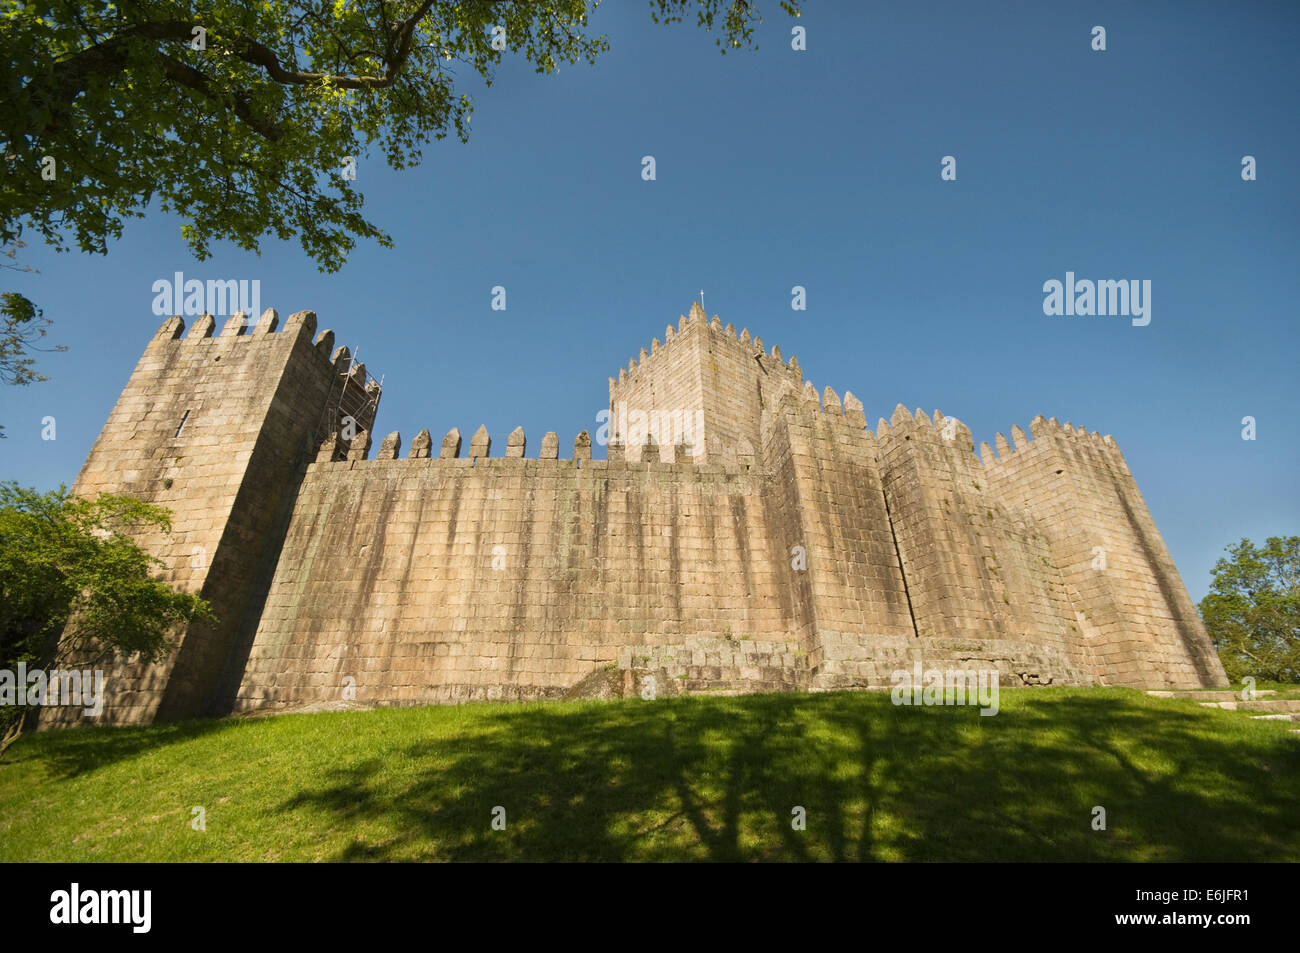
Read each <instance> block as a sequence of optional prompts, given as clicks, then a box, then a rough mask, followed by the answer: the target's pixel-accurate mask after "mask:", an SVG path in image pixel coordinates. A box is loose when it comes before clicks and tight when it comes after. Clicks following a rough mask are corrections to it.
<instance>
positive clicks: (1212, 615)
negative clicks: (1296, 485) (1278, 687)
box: [1200, 536, 1300, 682]
mask: <svg viewBox="0 0 1300 953" xmlns="http://www.w3.org/2000/svg"><path fill="white" fill-rule="evenodd" d="M1227 552H1228V553H1229V554H1230V555H1231V558H1230V559H1229V558H1221V559H1220V560H1219V561H1218V562H1217V563H1216V564H1215V566H1214V581H1213V583H1212V584H1211V586H1210V592H1209V594H1208V595H1206V597H1205V598H1204V599H1202V600H1201V605H1200V609H1201V617H1202V618H1203V619H1204V620H1205V628H1206V629H1207V630H1208V631H1209V633H1210V639H1211V640H1212V641H1213V642H1214V647H1215V649H1217V650H1218V652H1219V658H1220V659H1221V660H1222V661H1223V667H1224V669H1225V670H1226V671H1227V673H1228V677H1229V678H1231V679H1232V680H1233V681H1239V680H1240V679H1241V678H1243V677H1244V676H1247V675H1251V676H1254V677H1255V678H1256V679H1257V680H1261V681H1262V680H1268V681H1277V682H1300V536H1270V537H1269V538H1268V539H1267V540H1266V541H1265V543H1264V545H1263V546H1256V545H1255V544H1254V543H1252V542H1251V541H1250V540H1249V539H1243V540H1242V541H1241V542H1240V543H1236V544H1235V545H1232V546H1228V547H1227Z"/></svg>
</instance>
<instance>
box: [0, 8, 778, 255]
mask: <svg viewBox="0 0 1300 953" xmlns="http://www.w3.org/2000/svg"><path fill="white" fill-rule="evenodd" d="M595 5H596V3H595V2H592V0H534V2H527V3H524V2H515V3H509V2H489V0H463V2H449V0H316V2H305V3H295V2H285V0H264V2H259V3H246V2H229V0H212V2H207V3H196V2H188V0H152V2H106V0H80V2H55V3H50V2H44V3H42V2H23V0H0V11H2V13H3V18H2V19H0V25H2V27H0V28H2V30H3V32H2V33H0V47H2V52H3V56H0V100H2V101H3V106H2V107H0V139H2V141H3V146H4V161H5V164H6V166H7V168H6V170H5V171H6V175H5V176H4V178H3V180H0V242H5V243H7V242H11V241H13V240H14V239H15V238H17V237H19V236H20V235H21V234H22V233H23V230H24V228H26V229H30V230H34V231H35V232H37V233H38V234H39V235H40V236H41V237H42V238H43V239H44V240H45V241H46V242H47V243H49V244H51V245H53V246H54V247H56V248H59V249H64V248H67V247H68V245H69V241H72V242H75V244H76V246H77V247H78V248H80V249H82V250H83V251H87V252H96V253H103V252H105V251H106V249H107V242H108V241H109V240H110V239H113V238H117V237H119V236H120V234H121V232H122V228H123V220H124V219H126V218H129V217H133V216H135V217H138V216H140V215H142V214H143V212H144V210H145V209H146V208H147V207H148V206H149V204H150V203H151V202H152V201H155V200H156V201H157V202H158V203H159V205H160V206H161V208H163V209H164V210H168V211H172V212H176V213H177V214H179V215H181V216H183V217H184V218H185V219H186V222H187V224H186V225H185V226H184V228H183V230H182V231H183V234H184V237H185V239H186V240H187V241H188V243H189V245H190V247H191V248H192V250H193V251H194V253H195V255H196V256H197V257H198V258H199V259H200V260H202V259H203V258H206V257H207V255H208V253H209V249H210V247H211V245H212V243H213V242H214V241H216V240H229V241H231V242H234V243H235V244H236V245H238V246H239V247H241V248H244V249H248V250H256V249H257V248H258V247H259V241H260V239H261V238H262V237H264V236H267V235H274V236H277V237H278V238H281V239H288V238H292V237H297V238H298V240H299V242H301V244H302V247H303V249H304V250H305V251H306V252H307V254H308V255H310V256H311V257H312V259H314V260H315V261H316V262H317V263H318V265H319V266H320V267H321V268H322V270H329V271H334V270H336V269H338V268H339V267H340V266H341V265H342V263H343V262H344V261H345V259H346V257H347V254H348V252H349V250H350V249H351V248H352V247H353V243H354V240H355V238H356V237H365V238H372V239H375V240H377V241H379V242H380V243H381V244H384V245H390V244H391V238H390V237H389V236H388V235H387V234H386V233H385V232H384V231H382V230H381V229H380V228H379V227H378V226H377V225H375V224H374V223H372V222H370V221H368V220H367V219H366V218H365V217H364V216H363V215H362V212H361V208H362V195H361V193H360V192H359V191H357V189H356V187H355V184H354V180H352V179H349V178H346V177H345V176H344V170H345V167H346V163H347V160H348V159H349V158H352V159H355V160H357V161H360V160H361V159H362V158H363V157H364V156H366V155H368V154H369V153H370V151H371V150H372V149H374V150H378V151H379V152H380V153H382V155H383V157H384V158H385V160H386V161H387V162H388V164H389V165H390V166H392V167H393V168H395V169H401V168H405V167H407V166H411V165H414V164H416V163H418V162H419V160H420V158H421V149H422V147H423V146H424V145H425V144H426V143H428V142H429V141H431V140H432V139H435V138H436V139H441V138H444V137H445V136H447V135H449V134H451V133H453V132H454V133H455V135H457V136H458V137H459V138H460V139H462V140H465V139H467V138H468V137H469V117H470V111H471V107H472V103H471V100H470V98H469V96H468V95H467V94H466V93H465V92H464V91H463V89H460V88H458V87H460V86H462V85H463V84H460V83H458V79H460V78H461V76H462V75H464V74H466V73H468V72H469V71H472V72H473V73H476V74H478V76H480V77H482V78H483V79H484V80H486V81H487V82H489V83H490V82H491V81H492V75H493V71H494V69H495V68H496V67H497V66H498V65H499V64H500V63H501V61H502V59H503V57H504V56H506V55H511V56H521V57H523V58H524V59H525V60H526V61H527V62H528V63H530V64H531V65H532V66H533V67H534V68H535V69H536V70H537V71H538V72H540V73H550V72H553V71H554V70H555V69H556V68H557V66H558V65H559V64H560V63H576V62H580V61H582V60H587V61H592V60H594V59H595V58H596V57H597V56H598V55H599V54H600V53H602V52H604V51H605V50H606V49H607V48H608V43H607V41H606V39H605V38H604V37H602V36H593V35H591V33H590V31H589V29H588V25H587V19H588V13H589V11H590V10H591V9H593V8H594V7H595ZM781 6H782V7H783V8H784V9H786V10H787V12H789V13H791V14H792V15H796V16H797V15H798V8H797V0H784V2H782V4H781ZM650 7H651V13H652V16H653V18H654V19H655V20H657V21H660V22H673V21H676V20H681V19H683V16H684V15H685V14H686V13H687V12H688V11H690V10H692V9H693V10H695V11H696V13H697V20H698V23H699V25H700V26H702V27H703V28H705V29H713V28H714V26H715V24H717V25H718V28H719V30H720V35H719V38H718V45H719V46H720V47H722V48H723V50H724V51H725V50H726V48H728V47H735V46H741V45H750V44H752V41H753V32H754V28H755V25H756V24H757V22H758V21H759V14H758V10H757V3H756V2H753V0H651V3H650ZM501 30H503V31H504V32H501ZM51 161H52V162H53V166H52V168H53V177H52V178H51V177H50V173H49V170H50V168H51V166H50V162H51Z"/></svg>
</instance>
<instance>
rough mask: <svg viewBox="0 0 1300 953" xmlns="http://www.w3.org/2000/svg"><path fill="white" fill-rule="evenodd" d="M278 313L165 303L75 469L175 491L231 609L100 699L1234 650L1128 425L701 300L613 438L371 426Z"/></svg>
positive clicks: (359, 370) (179, 528) (1123, 673)
mask: <svg viewBox="0 0 1300 953" xmlns="http://www.w3.org/2000/svg"><path fill="white" fill-rule="evenodd" d="M278 325H279V319H278V316H277V315H276V313H275V312H274V311H272V310H268V311H267V312H266V313H265V314H263V315H262V317H261V318H260V319H259V320H258V322H257V324H256V325H255V326H254V327H252V328H251V329H250V327H249V321H248V317H247V316H246V315H244V314H243V313H242V312H241V313H237V314H236V315H235V316H234V317H232V318H231V319H230V320H229V321H228V322H227V323H226V325H225V327H224V330H223V331H222V332H221V333H220V334H219V335H215V336H214V330H215V324H214V321H213V319H212V317H211V316H208V315H205V316H203V317H202V318H200V319H198V320H197V321H196V322H195V325H194V327H193V328H191V329H190V331H189V333H188V334H187V335H184V336H182V335H183V332H184V322H183V321H182V319H181V318H179V317H173V318H170V319H169V320H167V321H166V322H164V323H163V325H162V327H161V328H160V329H159V330H158V332H157V334H156V335H155V336H154V338H153V340H152V341H151V342H150V343H149V345H148V347H147V348H146V350H145V352H144V355H143V357H142V358H141V359H140V362H139V364H138V365H137V367H136V369H135V371H134V373H133V374H132V375H131V378H130V380H129V381H128V382H127V385H126V388H125V390H124V391H123V393H122V395H121V397H120V399H119V400H118V402H117V405H116V406H115V407H114V409H113V411H112V413H111V415H110V416H109V418H108V422H107V423H106V424H105V426H104V430H103V432H102V433H101V434H100V436H99V439H98V440H97V441H96V443H95V445H94V448H93V449H92V450H91V453H90V456H89V457H88V458H87V460H86V462H85V465H84V466H83V467H82V470H81V472H80V475H79V476H78V479H77V481H76V484H75V486H74V492H76V493H78V494H82V495H93V494H95V493H96V492H113V493H122V494H128V495H131V496H135V497H138V498H141V499H144V500H147V501H150V502H153V503H157V504H161V505H164V506H166V507H168V508H170V509H171V511H172V512H173V523H172V532H171V533H170V534H153V535H150V536H145V537H142V538H141V540H140V541H141V543H142V545H144V546H145V547H146V548H147V549H149V550H150V551H151V552H153V553H154V554H156V555H157V556H159V557H160V558H161V559H162V560H163V561H164V563H165V564H166V567H167V572H166V577H167V578H168V579H169V580H170V581H171V582H172V583H174V584H175V585H177V586H179V587H181V588H183V589H185V590H188V591H192V592H198V593H201V594H202V595H203V596H204V597H205V598H206V599H208V600H209V602H210V603H211V604H212V607H213V610H214V612H215V614H216V617H217V618H216V621H215V622H203V623H194V624H192V625H190V626H188V627H187V628H186V629H185V631H182V632H179V633H177V634H176V638H177V645H176V647H175V649H174V650H173V651H172V653H171V654H170V655H169V656H168V658H167V659H166V660H165V661H163V662H161V663H158V664H154V665H141V664H139V663H137V662H126V663H121V664H118V665H116V666H115V667H113V668H112V669H111V670H110V671H109V672H108V676H107V684H106V689H107V694H108V698H107V703H106V708H105V714H104V717H103V720H107V721H112V722H131V723H141V722H149V721H152V720H154V719H167V718H179V717H188V716H197V715H220V714H228V713H231V712H244V711H252V710H258V709H268V708H269V709H275V708H286V707H304V706H309V705H327V704H331V703H336V702H338V701H339V700H340V699H348V700H353V701H355V702H356V703H357V704H362V705H410V704H430V703H452V702H464V701H475V700H487V699H513V700H529V699H550V698H560V697H565V696H566V695H569V694H571V693H574V692H580V691H581V690H582V689H583V686H590V685H600V686H603V688H601V691H602V692H604V693H606V694H609V693H612V694H631V693H633V692H638V693H640V691H641V689H640V687H639V686H641V685H643V684H644V683H645V682H646V680H647V677H650V678H652V679H653V680H654V683H655V685H656V686H657V689H656V690H657V692H658V694H661V695H662V694H676V693H681V692H707V691H720V692H743V691H765V690H810V691H819V690H832V689H841V688H856V687H880V686H885V685H888V684H889V680H890V675H891V673H892V672H893V671H895V670H897V669H900V668H909V669H910V668H911V667H912V665H913V664H914V663H915V662H916V661H922V662H923V663H924V664H925V665H926V666H927V667H930V668H934V667H945V666H957V667H962V668H967V669H969V668H986V669H997V670H998V672H999V673H1000V676H1001V678H1002V680H1003V683H1004V684H1007V683H1011V684H1049V683H1050V684H1056V685H1062V684H1066V685H1070V684H1077V685H1092V684H1103V685H1128V686H1140V687H1153V688H1154V687H1163V688H1188V687H1200V686H1211V685H1220V684H1226V682H1227V679H1226V677H1225V675H1224V672H1223V668H1222V666H1221V665H1220V663H1219V660H1218V657H1217V656H1216V654H1215V652H1214V650H1213V648H1212V647H1211V645H1210V642H1209V639H1208V638H1207V636H1206V633H1205V629H1204V627H1203V626H1202V624H1201V621H1200V619H1199V617H1198V615H1197V612H1196V608H1195V606H1194V605H1193V603H1192V601H1191V599H1190V598H1189V597H1188V594H1187V591H1186V589H1185V588H1184V586H1183V584H1182V581H1181V580H1180V578H1179V576H1178V573H1177V570H1176V569H1175V568H1174V564H1173V562H1172V560H1171V559H1170V557H1169V553H1168V551H1167V550H1166V548H1165V546H1164V543H1163V542H1162V540H1161V538H1160V535H1159V533H1158V532H1157V530H1156V527H1155V524H1154V523H1153V522H1152V519H1151V515H1150V513H1149V512H1148V511H1147V507H1146V505H1145V503H1144V502H1143V500H1142V496H1141V494H1140V493H1139V492H1138V488H1137V485H1136V483H1135V482H1134V479H1133V476H1132V475H1131V474H1130V472H1129V469H1128V466H1127V465H1126V464H1125V462H1124V458H1123V456H1122V455H1121V453H1120V451H1119V447H1118V446H1116V444H1115V442H1114V441H1113V440H1112V439H1111V438H1110V437H1102V436H1101V435H1099V434H1098V433H1095V432H1092V433H1090V432H1088V431H1087V430H1085V429H1083V428H1079V427H1075V426H1073V425H1071V424H1069V423H1067V424H1065V425H1064V426H1062V425H1060V424H1059V423H1058V422H1057V421H1056V420H1055V419H1051V420H1044V419H1043V418H1042V417H1036V418H1035V419H1034V420H1033V421H1032V422H1031V423H1030V432H1031V434H1032V439H1031V438H1030V436H1028V435H1026V434H1025V433H1024V432H1023V431H1022V430H1021V429H1020V428H1019V427H1012V428H1011V434H1012V441H1011V442H1008V441H1007V440H1006V438H1004V437H1003V436H1002V435H1001V434H999V435H998V436H997V439H996V446H997V450H996V452H994V451H993V450H992V449H990V448H989V446H988V445H987V444H982V445H981V446H980V450H979V453H978V455H977V454H976V452H975V448H974V445H973V442H972V439H971V433H970V431H969V429H968V428H967V427H966V426H965V425H964V424H962V423H961V422H960V421H958V420H957V419H956V418H953V417H948V416H945V415H942V414H940V412H939V411H937V410H936V411H935V412H934V416H933V418H931V417H929V416H927V415H926V414H925V412H923V411H921V410H917V411H916V412H909V411H908V410H907V409H906V408H904V407H902V406H901V405H900V406H899V407H898V408H897V409H896V410H895V411H894V412H893V414H892V416H891V417H890V419H889V420H888V421H886V420H883V419H882V420H880V421H879V422H878V423H877V424H876V426H875V428H874V429H873V428H871V427H869V426H868V422H867V420H866V417H865V414H864V411H863V405H862V403H861V401H859V400H858V399H857V398H855V397H854V396H853V394H852V393H850V392H846V393H845V394H844V396H843V398H842V399H841V398H840V397H839V395H837V394H836V392H835V391H833V390H831V389H830V388H829V387H828V388H826V390H825V391H824V392H823V393H822V394H821V395H820V396H819V395H818V393H817V392H816V390H815V389H814V388H813V385H812V384H811V383H808V382H805V380H804V377H803V372H802V370H801V369H800V367H799V364H798V361H797V359H796V358H794V357H791V358H789V360H786V359H784V358H783V357H782V356H781V352H780V349H779V348H777V347H772V348H771V349H770V350H769V349H767V348H765V346H764V344H763V342H762V340H761V339H760V338H756V337H755V338H751V337H750V335H749V332H748V331H747V330H746V331H742V332H741V333H740V334H739V335H737V333H736V331H735V329H734V327H733V326H731V325H728V326H727V327H725V328H724V327H723V326H722V324H721V322H720V321H719V319H718V317H717V316H714V317H713V319H712V320H709V319H707V317H706V315H705V313H704V311H703V309H702V308H701V306H700V305H699V304H698V303H697V304H694V305H692V307H691V310H690V315H689V316H684V317H682V318H681V320H680V322H679V323H678V324H677V325H676V326H675V327H674V326H671V325H670V326H669V327H668V328H667V329H666V330H665V332H664V340H663V341H662V342H661V341H659V340H657V339H656V340H654V341H653V342H651V345H650V349H649V351H648V352H647V351H646V350H644V349H642V350H641V352H640V354H639V356H638V357H637V358H635V359H633V360H632V361H630V362H629V364H628V366H627V367H626V368H624V369H620V370H619V372H618V376H617V378H611V379H610V381H609V401H610V415H609V421H608V424H607V428H608V447H609V452H608V459H607V460H598V459H597V460H593V459H592V457H591V438H590V436H589V435H588V433H587V432H586V431H583V432H582V433H580V434H579V435H578V437H577V439H576V440H575V442H574V444H573V452H572V458H571V459H561V457H560V453H559V441H558V439H557V437H556V435H555V434H554V433H548V434H546V435H545V437H544V438H543V439H542V441H541V448H540V452H539V453H538V454H537V455H536V456H532V457H530V456H526V455H525V449H526V442H525V437H524V434H523V431H522V430H520V429H516V430H515V431H514V432H513V433H511V434H510V435H509V437H508V439H507V441H506V446H505V453H504V455H502V454H500V453H499V452H497V453H496V454H495V455H494V454H493V453H492V452H491V441H490V439H489V436H488V434H487V432H486V431H485V430H484V429H482V428H480V429H479V431H478V432H477V433H476V434H474V435H473V437H472V438H471V439H470V441H469V446H468V448H466V447H465V446H464V442H463V440H462V437H461V435H460V433H459V432H458V431H456V430H452V431H451V432H450V433H448V434H447V435H446V436H445V437H443V438H442V440H441V442H440V443H435V441H434V438H433V437H431V436H430V434H429V432H428V431H427V430H422V431H420V433H418V434H416V435H415V437H414V439H412V440H411V442H410V447H409V451H408V452H407V453H406V454H405V455H403V454H402V453H401V440H400V437H399V435H398V434H396V433H393V434H389V435H388V436H387V437H385V438H384V439H383V440H382V441H380V442H379V444H378V449H377V451H376V452H375V453H374V454H373V456H372V455H371V450H372V448H373V443H372V438H371V431H372V430H373V427H374V420H375V414H376V412H377V409H378V403H379V397H380V391H381V388H380V386H379V384H378V382H376V381H374V380H373V379H372V378H371V377H370V376H369V375H368V374H367V372H366V370H365V367H364V365H361V364H359V363H358V362H357V361H355V360H354V359H353V357H352V356H351V355H350V354H349V353H348V349H347V348H344V347H340V348H337V349H335V347H334V335H333V332H331V331H323V332H321V333H320V334H317V333H316V316H315V314H314V313H313V312H310V311H300V312H298V313H296V314H294V315H291V316H290V317H289V318H288V320H287V321H286V322H285V324H284V327H283V328H279V327H278ZM629 409H630V410H629ZM349 437H350V438H351V439H347V438H349ZM598 442H600V440H599V435H598ZM1013 444H1014V446H1013ZM51 714H52V713H51ZM68 717H69V718H70V719H71V718H73V717H75V716H73V715H69V716H68ZM58 720H59V719H58V717H54V718H53V721H55V722H57V721H58ZM42 722H43V723H46V724H48V723H51V718H49V717H43V718H42Z"/></svg>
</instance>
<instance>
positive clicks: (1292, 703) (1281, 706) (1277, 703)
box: [1201, 698, 1300, 711]
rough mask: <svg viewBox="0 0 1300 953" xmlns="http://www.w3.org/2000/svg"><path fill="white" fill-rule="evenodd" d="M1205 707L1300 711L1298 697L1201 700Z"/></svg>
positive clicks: (1230, 709)
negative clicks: (1247, 700)
mask: <svg viewBox="0 0 1300 953" xmlns="http://www.w3.org/2000/svg"><path fill="white" fill-rule="evenodd" d="M1201 704H1202V705H1203V706H1205V707H1206V708H1222V709H1224V710H1225V711H1300V698H1273V699H1268V698H1265V699H1261V700H1257V701H1253V702H1243V701H1235V702H1201Z"/></svg>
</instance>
